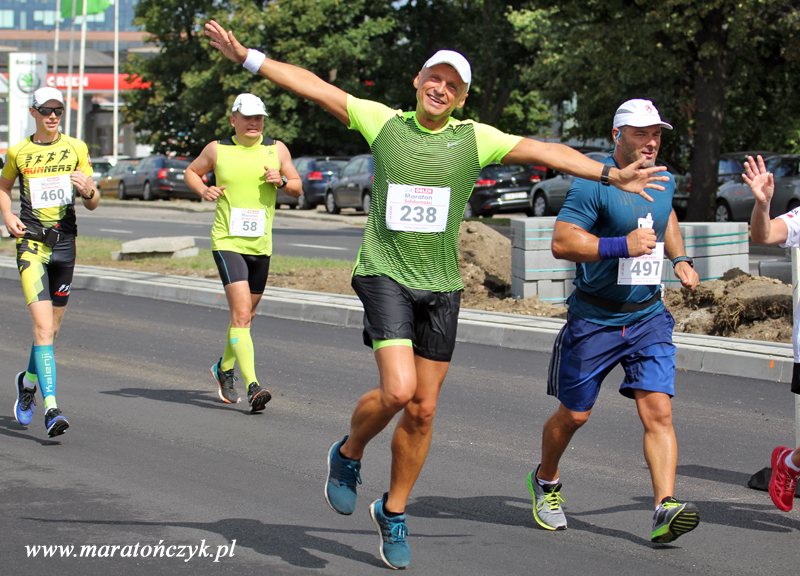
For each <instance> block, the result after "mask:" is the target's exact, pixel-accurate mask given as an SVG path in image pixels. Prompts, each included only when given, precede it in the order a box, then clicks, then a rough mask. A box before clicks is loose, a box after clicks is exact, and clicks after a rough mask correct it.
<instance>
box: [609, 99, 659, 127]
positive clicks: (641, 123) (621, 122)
mask: <svg viewBox="0 0 800 576" xmlns="http://www.w3.org/2000/svg"><path fill="white" fill-rule="evenodd" d="M656 124H658V125H660V126H662V127H664V128H669V129H670V130H672V124H667V123H666V122H664V121H663V120H661V116H660V115H659V114H658V108H656V107H655V105H654V104H653V103H652V102H651V101H650V100H640V99H638V98H637V99H634V100H628V101H627V102H625V103H623V104H622V105H621V106H620V107H619V108H617V113H616V114H615V115H614V128H621V127H622V126H634V127H636V128H644V127H645V126H655V125H656Z"/></svg>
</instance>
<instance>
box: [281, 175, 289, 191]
mask: <svg viewBox="0 0 800 576" xmlns="http://www.w3.org/2000/svg"><path fill="white" fill-rule="evenodd" d="M281 180H283V184H281V185H280V186H278V188H283V187H284V186H286V185H287V184H288V183H289V179H288V178H287V177H286V176H284V175H283V174H281Z"/></svg>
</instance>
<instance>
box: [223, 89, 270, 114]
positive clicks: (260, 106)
mask: <svg viewBox="0 0 800 576" xmlns="http://www.w3.org/2000/svg"><path fill="white" fill-rule="evenodd" d="M231 112H240V113H241V114H242V115H244V116H269V114H267V107H266V106H264V102H262V101H261V98H259V97H258V96H256V95H255V94H239V95H238V96H237V97H236V101H235V102H234V103H233V108H231Z"/></svg>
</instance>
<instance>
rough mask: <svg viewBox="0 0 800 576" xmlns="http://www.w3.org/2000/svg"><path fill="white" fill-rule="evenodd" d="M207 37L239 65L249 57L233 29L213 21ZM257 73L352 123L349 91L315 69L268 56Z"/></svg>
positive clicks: (207, 31)
mask: <svg viewBox="0 0 800 576" xmlns="http://www.w3.org/2000/svg"><path fill="white" fill-rule="evenodd" d="M206 36H208V37H209V38H210V39H211V46H213V47H214V48H216V49H217V50H219V51H220V52H222V53H223V54H224V55H225V56H226V57H227V58H228V59H230V60H233V61H234V62H236V63H237V64H243V63H244V61H245V60H246V59H247V56H248V50H247V48H245V47H244V46H242V45H241V43H240V42H239V41H238V40H237V39H236V37H235V36H234V35H233V30H228V31H226V30H225V28H223V27H222V26H221V25H220V24H219V23H218V22H215V21H214V20H211V21H210V22H208V23H207V24H206ZM256 55H257V54H256ZM259 59H260V56H259ZM258 74H259V75H261V76H263V77H264V78H266V79H267V80H269V81H270V82H273V83H275V84H277V85H278V86H280V87H281V88H285V89H286V90H289V91H290V92H294V93H295V94H297V95H298V96H300V97H302V98H305V99H306V100H310V101H312V102H316V103H317V104H319V105H320V106H322V107H323V108H324V109H325V110H327V111H328V112H330V113H331V114H333V115H334V116H335V117H336V118H338V119H339V120H340V121H341V122H342V123H343V124H344V125H345V126H348V127H349V126H350V116H349V115H348V114H347V92H345V91H344V90H342V89H340V88H337V87H336V86H334V85H333V84H328V83H327V82H325V81H324V80H322V79H321V78H320V77H319V76H317V75H316V74H314V73H313V72H309V71H308V70H306V69H304V68H300V67H298V66H294V65H292V64H285V63H283V62H277V61H276V60H271V59H269V58H265V59H264V61H263V62H262V63H261V66H260V68H259V69H258Z"/></svg>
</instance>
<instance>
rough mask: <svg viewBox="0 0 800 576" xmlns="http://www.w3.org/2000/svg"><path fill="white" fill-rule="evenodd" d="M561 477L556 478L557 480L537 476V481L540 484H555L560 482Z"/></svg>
mask: <svg viewBox="0 0 800 576" xmlns="http://www.w3.org/2000/svg"><path fill="white" fill-rule="evenodd" d="M559 480H561V478H556V479H555V480H542V479H541V478H537V479H536V481H537V482H538V483H539V486H555V485H556V484H558V481H559Z"/></svg>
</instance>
